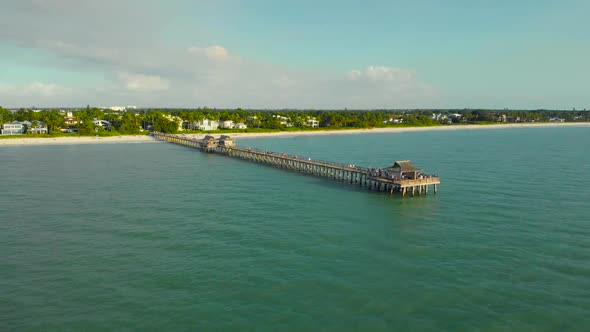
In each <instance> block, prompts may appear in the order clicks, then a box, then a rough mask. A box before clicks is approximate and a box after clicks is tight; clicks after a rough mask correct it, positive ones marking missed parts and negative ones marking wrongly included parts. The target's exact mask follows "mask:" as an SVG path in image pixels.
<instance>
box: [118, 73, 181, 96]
mask: <svg viewBox="0 0 590 332" xmlns="http://www.w3.org/2000/svg"><path fill="white" fill-rule="evenodd" d="M119 79H120V80H121V81H122V82H123V84H124V85H125V87H126V88H127V89H129V90H132V91H140V92H153V91H162V90H168V86H169V82H168V81H167V80H165V79H163V78H161V77H159V76H155V75H143V74H131V73H120V74H119Z"/></svg>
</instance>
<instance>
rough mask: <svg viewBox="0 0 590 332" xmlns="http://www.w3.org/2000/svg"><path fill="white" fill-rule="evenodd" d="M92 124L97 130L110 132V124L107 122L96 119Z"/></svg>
mask: <svg viewBox="0 0 590 332" xmlns="http://www.w3.org/2000/svg"><path fill="white" fill-rule="evenodd" d="M92 122H93V123H94V125H95V126H96V127H97V128H98V127H100V128H103V129H104V130H107V131H108V130H111V123H110V122H108V121H107V120H98V119H94V120H93V121H92Z"/></svg>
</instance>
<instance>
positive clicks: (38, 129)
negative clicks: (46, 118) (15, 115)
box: [28, 121, 49, 134]
mask: <svg viewBox="0 0 590 332" xmlns="http://www.w3.org/2000/svg"><path fill="white" fill-rule="evenodd" d="M28 132H29V133H30V134H47V133H48V132H49V130H47V126H46V125H45V124H44V123H43V121H39V123H38V124H37V126H35V127H33V125H32V124H31V125H30V126H28Z"/></svg>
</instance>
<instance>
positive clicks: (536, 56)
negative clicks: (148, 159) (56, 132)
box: [0, 0, 590, 109]
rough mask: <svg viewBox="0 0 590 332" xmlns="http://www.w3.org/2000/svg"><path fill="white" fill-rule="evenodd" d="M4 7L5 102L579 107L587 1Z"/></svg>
mask: <svg viewBox="0 0 590 332" xmlns="http://www.w3.org/2000/svg"><path fill="white" fill-rule="evenodd" d="M2 6H3V10H2V11H0V105H3V106H5V107H16V106H32V105H35V106H79V105H86V104H91V105H96V106H109V105H121V104H123V105H138V106H146V107H147V106H162V107H163V106H168V107H199V106H209V107H231V108H235V107H250V108H344V107H347V108H464V107H484V108H528V109H536V108H561V109H571V108H573V107H576V108H590V88H589V87H590V84H588V82H587V81H588V77H590V62H589V61H588V60H587V59H589V58H590V37H589V36H590V28H589V27H588V25H587V13H589V12H590V2H588V1H582V0H572V1H567V0H566V1H560V2H557V1H526V0H523V1H447V2H444V3H443V2H441V1H308V0H303V1H269V0H267V1H262V0H259V1H245V0H244V1H229V0H227V1H226V0H218V1H190V0H178V1H172V0H170V1H156V0H145V1H139V0H128V1H116V0H103V1H100V2H95V1H86V0H78V1H76V0H7V3H6V4H3V5H2ZM23 22H27V24H23Z"/></svg>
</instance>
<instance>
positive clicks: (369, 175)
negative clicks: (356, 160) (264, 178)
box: [153, 133, 440, 196]
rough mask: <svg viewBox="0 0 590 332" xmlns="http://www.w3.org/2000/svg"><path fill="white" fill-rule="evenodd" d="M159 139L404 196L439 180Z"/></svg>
mask: <svg viewBox="0 0 590 332" xmlns="http://www.w3.org/2000/svg"><path fill="white" fill-rule="evenodd" d="M153 135H154V136H155V137H157V138H159V139H162V140H165V141H168V142H170V143H175V144H180V145H184V146H187V147H191V148H196V149H200V150H201V151H205V152H212V153H219V154H224V155H227V156H230V157H235V158H240V159H245V160H248V161H252V162H258V163H263V164H266V165H270V166H275V167H278V168H285V169H290V170H294V171H297V172H301V173H306V174H310V175H315V176H322V177H326V178H331V179H333V180H338V181H343V182H349V183H351V184H359V185H361V186H366V187H367V189H369V190H372V191H386V192H390V193H393V192H394V191H397V192H400V193H402V195H403V196H405V195H406V194H407V193H408V192H409V193H411V194H412V196H414V194H416V193H418V194H419V195H420V194H422V193H427V192H428V187H429V186H430V185H432V186H433V187H434V192H435V193H436V192H437V185H438V184H440V178H439V177H438V176H432V175H425V174H420V177H419V178H416V179H392V178H390V177H387V176H383V175H382V174H381V173H376V172H375V169H374V168H366V167H361V166H357V165H353V164H348V165H347V164H342V163H336V162H331V161H325V160H319V159H312V158H309V157H302V156H297V155H290V154H287V153H276V152H272V151H268V150H262V149H256V148H243V147H239V146H235V145H233V141H231V144H219V142H217V141H214V142H213V144H211V142H203V141H201V140H198V139H195V138H187V137H182V136H178V135H170V134H164V133H153Z"/></svg>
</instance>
